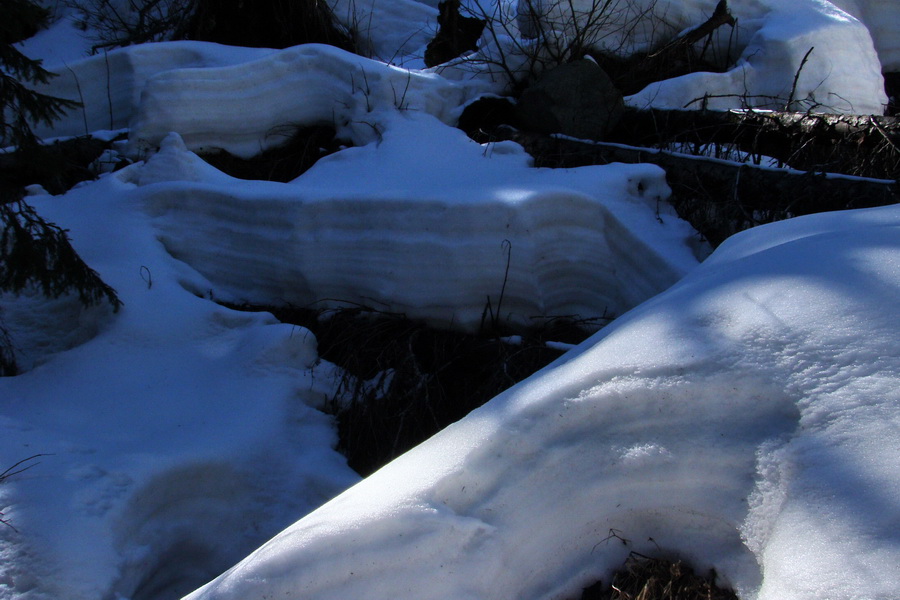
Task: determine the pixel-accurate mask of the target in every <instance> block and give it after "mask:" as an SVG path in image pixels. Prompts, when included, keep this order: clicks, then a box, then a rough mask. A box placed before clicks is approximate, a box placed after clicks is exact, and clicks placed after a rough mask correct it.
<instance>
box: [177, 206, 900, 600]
mask: <svg viewBox="0 0 900 600" xmlns="http://www.w3.org/2000/svg"><path fill="white" fill-rule="evenodd" d="M898 293H900V210H898V209H897V208H896V207H889V208H883V209H874V210H868V211H858V212H844V213H831V214H826V215H817V216H813V217H804V218H801V219H796V220H793V221H788V222H782V223H778V224H775V225H769V226H765V227H761V228H758V229H755V230H752V231H749V232H745V233H743V234H740V235H738V236H735V237H734V238H732V239H731V240H729V241H728V242H726V243H725V244H724V245H723V246H722V247H721V248H720V249H719V250H718V251H717V252H716V253H715V254H714V255H713V257H711V259H709V260H708V261H706V262H705V263H704V264H703V265H702V266H701V267H700V268H698V269H697V270H696V271H694V272H693V273H692V274H691V275H689V276H688V277H687V278H685V279H684V280H683V281H681V282H680V283H679V284H677V285H676V286H675V287H673V288H672V289H671V290H669V291H668V292H666V293H664V294H662V295H660V296H658V297H656V298H654V299H653V300H651V301H649V302H647V303H645V304H643V305H642V306H640V307H639V308H637V309H635V310H634V311H632V312H630V313H629V314H628V315H626V316H624V317H622V318H620V319H619V320H618V321H616V322H615V323H614V324H613V325H612V326H610V327H608V328H607V329H605V330H603V331H601V332H599V333H598V334H597V335H596V336H595V337H594V338H592V339H591V340H589V341H587V342H585V343H584V344H582V345H581V346H580V347H579V348H577V349H576V350H574V351H572V352H570V353H569V354H567V355H566V356H564V357H563V358H562V359H560V360H559V361H557V363H555V364H553V365H551V366H549V367H547V368H546V369H544V370H543V371H541V372H539V373H538V374H536V375H534V376H533V377H532V378H530V379H529V380H526V381H525V382H523V383H521V384H519V385H517V386H515V387H514V388H512V389H511V390H509V391H507V392H506V393H504V394H502V395H500V396H498V397H497V398H495V399H494V400H492V401H491V402H490V403H488V404H487V405H486V406H484V407H483V408H481V409H479V410H477V411H476V412H474V413H472V414H471V415H470V416H468V417H466V418H465V419H464V420H463V421H461V422H459V423H457V424H456V425H453V426H451V427H450V428H448V429H446V430H445V431H443V432H441V433H439V434H438V435H436V436H435V437H433V438H432V439H430V440H429V441H427V442H425V443H423V444H422V445H420V446H419V447H417V448H415V449H414V450H412V451H411V452H409V453H407V454H406V455H404V456H402V457H400V458H399V459H398V460H396V461H394V462H393V463H391V464H389V465H387V466H386V467H384V468H383V469H382V470H380V471H378V472H377V473H375V474H374V475H372V476H370V477H369V478H367V479H366V480H364V481H362V482H361V483H359V484H358V485H356V486H355V487H353V488H351V489H350V490H348V491H347V492H345V493H344V494H342V495H341V496H339V497H338V498H336V499H335V500H333V501H331V502H329V503H328V504H326V505H325V506H323V507H322V508H320V509H319V510H317V511H315V512H314V513H312V514H311V515H309V516H307V517H306V518H304V519H302V520H300V521H299V522H297V523H296V524H294V525H293V526H292V527H290V528H288V529H287V530H285V531H284V532H282V533H281V534H279V535H278V536H277V537H275V538H274V539H273V540H271V541H270V542H268V543H267V544H266V545H264V546H262V547H261V548H260V549H259V550H257V551H256V552H255V553H253V554H252V555H250V556H249V557H248V558H246V559H245V560H244V561H242V562H241V563H239V564H238V565H237V566H235V567H234V568H233V569H231V570H230V571H229V572H227V573H226V574H224V575H223V576H222V577H220V578H218V579H216V580H215V581H213V582H211V583H210V584H209V585H207V586H205V587H204V588H202V589H200V590H198V591H197V592H195V593H194V594H192V595H191V596H189V598H190V599H191V600H231V599H234V600H237V599H240V600H254V599H262V598H272V597H295V596H302V597H303V598H306V599H315V600H322V599H335V600H338V599H341V600H343V599H346V598H354V597H366V598H420V599H442V600H443V599H447V598H454V599H462V598H472V599H475V598H493V597H498V596H503V597H515V598H521V599H523V600H529V599H539V598H540V599H546V598H570V597H577V594H578V593H580V589H581V587H582V586H584V585H586V584H588V583H590V582H591V581H592V580H594V579H596V578H598V577H601V578H606V577H608V575H609V573H610V571H611V570H612V569H613V568H615V567H617V566H618V565H620V564H621V562H622V560H623V559H624V557H625V555H626V554H627V553H628V552H629V551H631V550H636V551H638V552H642V553H645V554H654V555H658V554H660V553H662V554H668V555H677V556H680V557H684V558H686V559H687V560H689V561H691V562H692V563H694V564H695V565H696V566H697V567H699V568H703V567H710V566H713V567H715V568H716V570H717V572H718V573H719V575H720V576H721V577H722V578H724V580H725V582H726V583H730V584H733V585H734V586H736V588H737V590H738V592H739V593H740V595H741V597H743V598H747V599H751V598H757V599H760V600H763V599H765V600H768V599H773V600H774V599H779V600H784V599H789V600H790V599H798V600H799V599H804V600H807V599H808V600H818V599H820V598H826V597H827V598H834V599H850V598H863V597H864V598H873V599H875V598H880V599H888V598H893V597H895V596H896V592H897V589H898V588H900V572H898V571H897V569H896V566H897V564H900V533H898V530H897V527H896V524H897V522H898V519H900V501H898V498H900V484H898V482H900V477H898V475H900V473H898V465H900V436H898V435H897V432H898V431H900V391H898V390H900V381H898V379H900V354H898V351H897V345H896V340H897V337H898V335H900V331H898V327H900V326H898V323H900V308H898V305H897V302H896V299H897V296H898ZM623 539H624V540H627V542H626V543H624V544H623V543H622V540H623Z"/></svg>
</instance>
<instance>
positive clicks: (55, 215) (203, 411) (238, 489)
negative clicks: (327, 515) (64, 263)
mask: <svg viewBox="0 0 900 600" xmlns="http://www.w3.org/2000/svg"><path fill="white" fill-rule="evenodd" d="M140 192H141V189H140V188H137V187H136V186H134V185H131V184H123V183H122V182H121V181H120V180H119V179H118V178H117V177H114V176H110V177H104V178H102V179H101V180H99V181H97V182H94V183H91V184H89V185H85V186H81V187H79V188H77V189H75V190H73V191H71V192H69V193H68V194H67V195H66V196H65V197H64V199H63V200H62V201H60V199H58V198H53V197H51V196H36V197H33V198H31V199H30V200H29V201H30V202H32V203H33V204H34V206H35V208H36V209H37V210H38V211H39V213H40V214H41V215H43V216H45V217H46V218H48V219H50V220H52V221H54V222H57V223H60V224H64V225H65V227H66V229H67V230H68V231H69V235H70V236H71V237H72V240H73V244H74V246H75V248H76V250H77V251H78V252H79V254H80V255H81V256H82V258H83V259H84V260H85V261H87V262H88V264H90V265H91V266H92V267H93V268H95V269H96V270H97V271H98V272H99V273H100V275H101V276H102V277H103V279H104V280H105V281H106V282H107V283H109V284H110V285H112V286H113V287H115V289H116V290H117V291H118V293H119V296H120V298H121V299H122V301H123V302H124V306H123V307H122V308H121V310H120V311H119V313H118V314H115V315H109V314H106V313H108V312H110V311H108V310H107V311H106V312H104V313H102V314H101V315H99V316H98V315H94V312H96V311H97V310H100V309H99V308H98V309H92V310H89V311H86V313H84V314H80V313H79V310H78V309H79V307H78V304H77V302H76V301H75V300H72V299H65V298H64V299H62V300H59V301H52V302H51V301H45V303H47V304H51V308H52V309H53V312H52V313H48V312H43V310H44V309H46V307H45V306H40V305H38V306H32V307H30V310H31V311H32V312H33V311H36V310H38V309H41V310H42V312H41V315H42V316H43V320H41V319H38V318H36V317H35V316H34V315H31V314H30V313H29V314H27V315H25V316H27V317H29V318H23V315H22V311H24V310H25V309H26V308H29V307H26V306H23V307H19V306H16V307H13V308H14V310H10V311H9V312H7V311H6V309H7V308H8V307H7V306H5V307H4V313H3V318H4V320H5V319H15V325H16V327H14V328H11V329H13V331H12V333H13V335H14V336H15V338H14V342H15V343H16V344H17V345H22V346H23V347H24V348H26V349H28V348H38V349H39V350H41V353H40V358H41V360H40V361H39V362H38V361H35V362H38V364H36V365H31V364H29V365H27V366H34V368H33V370H31V371H28V372H26V373H24V374H21V375H18V376H15V377H5V378H0V399H2V403H0V404H2V415H0V456H2V463H3V464H4V467H3V468H6V467H7V466H9V465H11V464H13V463H14V462H16V461H18V460H21V459H23V458H26V457H28V456H32V455H34V454H36V453H41V454H44V455H46V456H42V457H40V458H39V459H38V462H39V464H36V465H34V467H33V468H32V469H30V470H29V471H26V472H25V473H23V474H21V475H19V476H17V477H15V478H14V479H13V480H10V481H7V482H4V485H2V486H0V510H2V512H3V513H4V514H5V516H6V517H8V518H9V519H10V520H11V521H12V522H13V523H14V524H15V527H16V529H15V530H14V529H12V528H9V527H6V526H2V527H0V598H3V599H4V600H7V599H11V598H12V599H16V600H26V599H27V600H55V599H59V598H67V599H71V600H88V599H91V600H96V599H97V598H116V597H121V598H131V599H133V600H141V599H144V600H147V599H150V598H159V597H175V594H179V595H180V594H183V593H187V592H189V591H190V590H191V589H194V588H196V586H198V585H201V584H202V583H204V582H205V581H208V580H209V579H210V578H211V577H213V576H215V575H216V574H218V573H221V572H222V570H223V569H225V568H227V567H228V566H229V565H231V564H233V563H234V562H235V561H237V560H239V559H240V558H241V557H242V556H245V555H246V554H247V552H249V551H250V550H252V549H253V548H254V547H256V546H258V545H259V544H260V543H261V542H263V541H264V540H265V539H267V538H268V537H270V536H271V535H273V534H274V533H276V532H277V531H278V530H280V529H281V528H283V527H284V526H286V525H288V524H289V523H291V522H292V521H294V520H296V518H297V516H298V515H302V514H305V513H306V512H308V511H309V510H311V509H312V508H314V507H317V506H319V505H321V503H322V502H323V501H325V500H327V499H328V498H331V497H333V496H334V495H335V494H336V493H338V492H339V491H341V490H343V489H345V488H346V487H347V486H348V485H349V484H350V483H353V482H355V481H356V480H357V479H358V477H357V476H356V475H355V474H354V473H353V472H352V471H351V470H350V469H349V468H348V467H347V466H346V462H345V459H344V458H343V457H342V456H340V455H339V454H338V453H337V452H335V451H333V450H332V448H333V446H334V445H335V444H336V441H337V440H336V437H337V436H336V433H335V431H334V427H333V424H332V422H331V419H330V418H329V417H327V416H326V415H325V414H323V413H321V412H319V411H318V410H316V409H315V408H314V407H317V406H321V405H322V404H323V402H324V401H325V400H326V399H327V398H328V397H329V395H330V394H332V393H333V388H334V386H335V385H336V383H335V381H334V373H333V367H332V366H330V365H328V364H327V363H322V362H319V361H318V356H317V352H316V341H315V338H314V336H312V334H310V332H308V331H306V330H305V329H302V328H296V327H291V326H290V325H285V324H281V323H278V322H277V321H276V320H275V319H274V317H272V316H271V315H266V314H249V313H238V312H234V311H230V310H226V309H224V308H222V307H220V306H217V305H215V304H214V303H212V302H210V301H208V300H205V299H202V298H198V297H197V296H195V295H194V294H192V293H191V292H189V291H187V290H186V289H185V288H186V287H189V286H188V282H190V286H192V287H194V288H202V282H201V281H200V280H199V277H198V276H197V275H196V273H194V272H193V271H191V270H190V269H187V268H186V267H185V266H184V265H182V264H179V263H178V262H176V261H174V260H172V258H171V257H169V256H168V255H167V254H166V252H165V251H164V249H163V248H162V246H161V245H160V244H159V242H158V241H157V240H156V232H155V231H154V229H153V227H152V226H151V225H150V224H149V223H148V220H147V217H146V216H145V215H144V214H143V213H142V204H141V203H140V202H139V201H137V199H138V197H139V196H140ZM21 302H23V303H24V302H36V300H34V299H31V298H24V299H21ZM51 317H52V318H51ZM57 317H58V318H57ZM101 317H102V319H101ZM66 320H70V321H73V322H74V324H75V325H73V324H67V323H66ZM79 320H81V321H79ZM84 321H88V322H84ZM94 321H102V323H101V324H102V327H100V326H91V327H89V325H90V323H89V322H94ZM72 327H74V329H72ZM88 330H89V331H88ZM54 331H58V332H61V334H62V335H60V337H61V339H59V340H53V336H52V333H53V332H54ZM88 338H89V339H88ZM61 350H65V351H64V352H62V351H61ZM29 464H31V463H29Z"/></svg>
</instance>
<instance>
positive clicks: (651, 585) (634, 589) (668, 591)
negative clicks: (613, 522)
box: [581, 552, 737, 600]
mask: <svg viewBox="0 0 900 600" xmlns="http://www.w3.org/2000/svg"><path fill="white" fill-rule="evenodd" d="M581 600H737V595H736V594H735V593H734V591H733V590H730V589H726V588H721V587H719V586H717V585H716V573H715V571H712V572H710V573H709V575H708V576H706V577H703V576H701V575H697V574H696V573H694V570H693V569H692V568H691V567H689V566H688V565H686V564H685V563H683V562H682V561H680V560H674V561H673V560H666V559H661V558H651V557H649V556H644V555H642V554H638V553H636V552H632V553H631V554H630V555H629V556H628V559H627V560H626V561H625V564H624V565H623V566H622V568H621V569H620V570H619V571H617V572H616V573H615V574H614V575H613V578H612V583H611V584H610V585H608V586H604V585H603V584H602V582H597V583H596V584H594V585H592V586H590V587H588V588H585V589H584V593H583V594H582V596H581Z"/></svg>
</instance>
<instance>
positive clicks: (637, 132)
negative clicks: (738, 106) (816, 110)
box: [612, 109, 900, 179]
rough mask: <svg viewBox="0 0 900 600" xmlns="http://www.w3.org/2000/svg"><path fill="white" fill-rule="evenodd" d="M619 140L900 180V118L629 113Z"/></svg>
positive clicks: (753, 112) (768, 113)
mask: <svg viewBox="0 0 900 600" xmlns="http://www.w3.org/2000/svg"><path fill="white" fill-rule="evenodd" d="M612 140H613V141H621V142H623V143H628V144H631V145H636V146H654V147H659V146H665V145H667V144H673V143H675V144H690V145H693V146H695V147H698V148H699V147H701V146H704V145H708V144H724V145H726V146H730V147H732V148H734V149H736V150H740V151H742V152H746V153H749V154H751V155H759V156H768V157H772V158H775V159H777V160H779V161H782V162H783V163H785V164H787V165H789V166H791V167H793V168H795V169H801V170H805V171H827V172H831V173H844V174H847V175H858V176H861V177H875V178H879V179H897V178H900V118H897V117H885V116H880V115H835V114H810V113H796V112H778V111H761V110H731V111H712V110H655V109H646V110H637V109H626V114H625V116H624V117H623V120H622V125H621V126H620V127H619V128H618V130H617V131H615V132H613V135H612Z"/></svg>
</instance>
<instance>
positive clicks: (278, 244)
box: [128, 113, 699, 329]
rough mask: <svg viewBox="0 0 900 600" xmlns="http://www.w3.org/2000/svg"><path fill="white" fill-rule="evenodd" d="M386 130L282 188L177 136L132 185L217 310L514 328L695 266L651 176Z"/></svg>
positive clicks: (419, 127) (660, 285)
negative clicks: (546, 162)
mask: <svg viewBox="0 0 900 600" xmlns="http://www.w3.org/2000/svg"><path fill="white" fill-rule="evenodd" d="M389 123H390V125H389V126H388V127H387V128H386V129H385V131H384V133H383V135H382V139H381V143H380V144H370V145H369V146H366V147H361V148H351V149H348V150H344V151H342V152H340V153H338V154H336V155H332V156H331V157H328V158H326V159H324V160H322V161H320V162H319V163H318V164H317V165H316V166H315V167H313V169H311V170H310V171H309V172H307V173H306V174H304V175H303V176H301V177H300V178H299V179H297V180H295V181H294V182H292V183H290V184H275V183H273V184H268V185H264V184H261V183H259V182H254V183H252V184H251V183H248V182H242V181H238V180H234V179H231V178H229V177H227V176H225V175H223V174H221V173H218V172H214V171H215V170H214V169H212V167H209V166H208V165H205V163H203V162H202V161H201V160H200V159H199V158H197V157H196V155H194V154H192V153H190V152H188V151H187V150H186V149H185V148H184V146H183V145H182V144H181V142H180V139H179V138H178V137H177V136H176V135H174V134H173V135H172V136H170V137H168V138H166V140H165V141H164V144H163V148H162V150H161V151H160V152H159V153H158V154H156V155H154V156H153V157H152V158H151V159H150V160H149V161H148V163H147V165H146V166H145V167H143V168H142V169H141V171H140V175H139V177H140V179H139V181H140V183H141V184H142V185H143V186H145V187H144V189H145V190H146V191H145V193H146V198H147V199H146V203H147V207H148V210H149V211H150V214H151V215H153V217H154V222H155V225H156V227H157V228H158V231H159V235H160V240H161V241H162V243H163V245H164V246H165V248H166V249H167V250H168V252H170V253H171V254H172V255H173V256H175V257H176V258H178V259H179V260H181V261H184V262H185V263H187V264H189V265H190V266H191V267H193V268H195V269H196V270H197V271H199V272H200V273H201V274H202V275H203V276H204V277H205V278H206V279H207V280H208V281H209V282H210V284H211V285H212V287H213V293H214V294H215V296H216V297H218V298H223V299H226V300H229V301H232V302H250V303H263V304H282V303H285V302H286V303H290V304H294V305H301V306H302V305H308V304H312V303H319V304H318V305H321V306H328V305H334V304H338V305H340V304H342V303H350V304H364V305H370V306H374V307H376V308H378V309H381V310H387V311H390V312H402V313H405V314H406V315H407V316H409V317H411V318H417V319H424V320H427V321H430V322H431V323H434V324H436V325H438V326H442V327H447V326H451V325H452V326H456V327H461V328H466V329H477V328H478V326H479V324H480V323H481V320H482V318H483V316H484V311H485V307H486V304H487V302H490V306H491V309H492V310H493V311H494V312H495V314H497V317H499V318H500V319H501V320H504V321H506V320H508V321H510V322H513V323H515V324H518V325H528V324H532V323H534V319H535V318H539V317H544V318H546V317H554V316H567V315H568V316H580V317H582V318H593V317H600V316H603V315H608V314H620V313H621V312H624V311H625V310H628V309H629V308H631V307H632V306H634V305H636V304H638V303H639V302H642V301H643V300H645V299H647V298H649V297H650V296H652V295H654V294H656V293H658V292H660V291H662V290H664V289H666V288H667V287H669V286H670V285H672V284H673V283H674V282H675V281H677V280H678V279H680V278H681V277H682V276H683V275H684V274H685V273H687V272H688V271H689V270H690V269H692V268H693V267H695V266H696V264H697V258H696V257H695V256H694V254H693V250H692V245H693V246H697V247H699V243H698V242H697V238H696V234H695V233H694V232H693V230H692V229H691V228H690V226H689V225H687V224H686V223H685V222H683V221H681V220H680V219H678V218H677V217H676V216H675V215H674V214H673V212H672V209H671V208H670V207H668V206H667V205H666V204H665V199H666V197H667V196H668V193H669V190H668V187H667V186H666V184H665V178H664V174H663V172H662V171H661V170H659V169H657V168H656V167H653V166H652V165H611V166H606V167H585V168H581V169H574V170H570V171H553V170H549V169H533V168H531V167H530V166H529V162H530V157H528V156H527V155H526V154H525V153H524V152H523V151H522V149H521V147H519V146H517V145H515V144H497V145H488V146H481V145H479V144H477V143H475V142H472V141H471V140H469V139H468V138H466V136H465V134H463V133H462V132H461V131H458V130H455V129H452V128H448V127H446V126H444V125H442V124H441V123H440V122H439V121H437V120H435V119H434V118H432V117H428V116H427V115H421V114H416V113H409V114H403V113H398V114H397V115H395V116H394V117H393V118H392V119H391V120H390V121H389ZM203 173H206V174H205V175H203ZM128 176H130V175H128ZM172 181H176V182H178V184H177V185H173V184H172V183H167V182H172ZM639 231H640V232H642V233H641V234H640V235H639V234H638V233H637V232H639ZM647 231H653V232H655V233H654V235H648V234H646V233H644V232H647ZM649 240H653V241H649ZM488 298H490V300H488Z"/></svg>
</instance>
